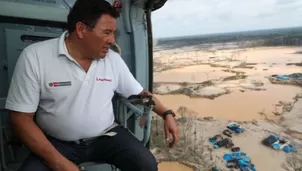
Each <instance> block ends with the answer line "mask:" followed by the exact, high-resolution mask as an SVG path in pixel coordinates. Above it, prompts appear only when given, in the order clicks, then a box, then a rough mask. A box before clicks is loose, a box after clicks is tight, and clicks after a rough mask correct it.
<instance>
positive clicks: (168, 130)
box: [164, 115, 179, 148]
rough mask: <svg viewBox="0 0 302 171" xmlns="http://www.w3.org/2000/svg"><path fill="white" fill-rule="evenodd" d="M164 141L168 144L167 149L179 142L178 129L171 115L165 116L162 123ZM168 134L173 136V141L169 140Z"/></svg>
mask: <svg viewBox="0 0 302 171" xmlns="http://www.w3.org/2000/svg"><path fill="white" fill-rule="evenodd" d="M164 129H165V137H166V141H167V142H168V143H169V147H170V148H171V147H173V146H174V145H175V144H176V143H177V142H178V140H179V137H178V128H177V123H176V120H175V118H174V117H173V116H172V115H167V116H166V119H165V123H164ZM170 134H172V136H173V140H172V141H171V140H170Z"/></svg>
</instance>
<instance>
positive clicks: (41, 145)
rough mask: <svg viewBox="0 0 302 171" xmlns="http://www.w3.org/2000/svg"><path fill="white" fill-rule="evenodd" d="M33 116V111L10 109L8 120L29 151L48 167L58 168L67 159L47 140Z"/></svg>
mask: <svg viewBox="0 0 302 171" xmlns="http://www.w3.org/2000/svg"><path fill="white" fill-rule="evenodd" d="M33 117H34V114H33V113H21V112H14V111H11V112H10V114H9V120H10V124H11V126H12V130H13V131H14V133H15V134H16V136H18V137H19V139H20V140H21V142H22V143H23V144H24V145H25V146H26V147H28V148H29V150H30V151H31V152H33V153H35V154H36V155H38V156H39V157H41V158H42V160H43V161H44V162H45V164H46V165H47V166H48V167H49V168H52V169H54V170H58V169H60V167H61V166H62V164H63V163H64V162H67V161H66V160H67V159H66V158H65V157H64V156H63V155H61V154H60V153H59V152H58V151H57V150H56V149H55V148H54V146H53V145H52V144H51V143H50V142H49V141H48V139H47V138H46V136H45V135H44V133H43V132H42V131H41V129H40V128H39V127H38V126H37V124H36V123H35V122H34V120H33Z"/></svg>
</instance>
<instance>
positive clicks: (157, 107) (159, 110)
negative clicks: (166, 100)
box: [140, 90, 168, 117]
mask: <svg viewBox="0 0 302 171" xmlns="http://www.w3.org/2000/svg"><path fill="white" fill-rule="evenodd" d="M144 93H147V94H148V95H151V96H152V99H153V101H154V103H155V105H154V107H153V112H154V113H156V114H157V115H159V116H161V117H163V116H162V114H163V113H164V112H166V111H167V110H168V109H167V108H166V107H165V106H164V105H163V104H162V103H161V102H160V101H159V100H158V98H156V96H154V95H153V94H152V93H150V92H149V91H147V90H143V91H141V92H140V94H144Z"/></svg>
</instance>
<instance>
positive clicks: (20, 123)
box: [6, 0, 178, 171]
mask: <svg viewBox="0 0 302 171" xmlns="http://www.w3.org/2000/svg"><path fill="white" fill-rule="evenodd" d="M118 16H119V14H118V12H117V11H116V10H115V8H113V7H112V6H111V5H110V4H109V3H108V2H106V1H105V0H77V1H76V3H75V4H74V6H73V8H72V9H71V10H70V13H69V15H68V31H66V32H64V33H63V34H62V35H61V36H60V37H59V38H56V39H51V40H47V41H43V42H39V43H35V44H32V45H30V46H28V47H27V48H25V49H24V50H23V51H22V53H21V55H20V57H19V59H18V61H17V63H16V66H15V70H14V74H13V77H12V81H11V83H10V88H9V93H8V97H7V101H6V109H8V110H10V114H9V118H10V121H11V124H12V128H13V130H14V132H15V134H16V135H17V136H18V137H19V138H20V140H21V141H22V142H23V143H24V144H25V145H26V146H27V147H28V148H29V149H30V151H31V152H32V153H31V155H30V156H29V157H28V158H27V159H26V161H25V162H24V163H23V165H22V166H21V168H20V169H19V170H20V171H33V170H34V171H49V170H54V171H78V170H79V168H78V166H77V165H78V164H80V163H82V162H86V161H94V162H105V163H109V164H112V165H115V166H116V167H118V168H120V169H121V170H123V171H157V170H158V169H157V162H156V160H155V158H154V156H153V155H152V153H151V152H150V151H149V150H148V149H147V148H146V147H145V146H144V145H143V144H142V143H141V142H140V141H138V140H137V139H136V138H135V137H134V136H133V135H132V134H131V133H130V131H128V129H126V128H124V127H122V126H120V125H118V126H114V113H113V108H112V102H111V100H112V97H113V95H114V92H115V91H116V92H118V93H120V94H122V95H123V96H124V97H129V96H130V95H135V94H141V93H144V92H146V91H145V90H143V88H142V86H141V85H140V84H139V83H138V82H137V81H136V80H135V78H134V77H133V76H132V74H131V72H130V71H129V69H128V67H127V65H126V64H125V62H124V61H123V59H122V58H121V57H120V56H119V55H118V54H117V53H115V52H113V51H112V50H110V49H109V47H110V46H111V45H112V44H114V43H115V40H114V32H115V31H116V18H117V17H118ZM154 101H155V103H156V105H155V106H154V109H153V111H154V112H155V113H157V114H158V115H160V116H162V117H163V118H164V123H165V124H164V129H165V133H166V135H167V136H168V135H169V134H172V136H173V137H174V138H173V142H172V145H174V144H175V143H176V142H177V141H178V129H177V124H176V121H175V119H174V113H173V112H172V111H171V110H167V109H166V108H165V107H164V106H163V105H162V104H161V103H160V102H159V101H158V100H157V99H156V98H155V97H154ZM34 117H35V121H34ZM106 131H110V132H115V133H117V134H116V135H111V136H105V135H103V136H100V135H101V134H102V133H104V132H106ZM87 139H89V140H87ZM86 140H87V141H86Z"/></svg>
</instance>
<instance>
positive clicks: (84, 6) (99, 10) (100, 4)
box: [67, 0, 119, 33]
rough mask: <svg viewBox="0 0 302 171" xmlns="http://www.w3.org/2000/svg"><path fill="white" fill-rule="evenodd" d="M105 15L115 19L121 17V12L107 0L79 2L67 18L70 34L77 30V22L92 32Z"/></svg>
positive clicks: (78, 0)
mask: <svg viewBox="0 0 302 171" xmlns="http://www.w3.org/2000/svg"><path fill="white" fill-rule="evenodd" d="M103 14H108V15H110V16H111V17H113V18H118V17H119V12H118V11H117V10H116V9H115V8H114V7H113V6H112V5H111V4H110V3H109V2H107V1H105V0H77V1H76V2H75V4H74V5H73V7H72V8H71V9H70V12H69V14H68V17H67V29H68V32H69V33H71V32H73V31H74V30H75V26H76V23H77V22H82V23H84V24H85V25H86V26H87V27H88V28H89V29H91V30H92V29H93V28H94V27H95V25H96V23H97V21H98V19H99V18H100V17H101V16H102V15H103Z"/></svg>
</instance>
